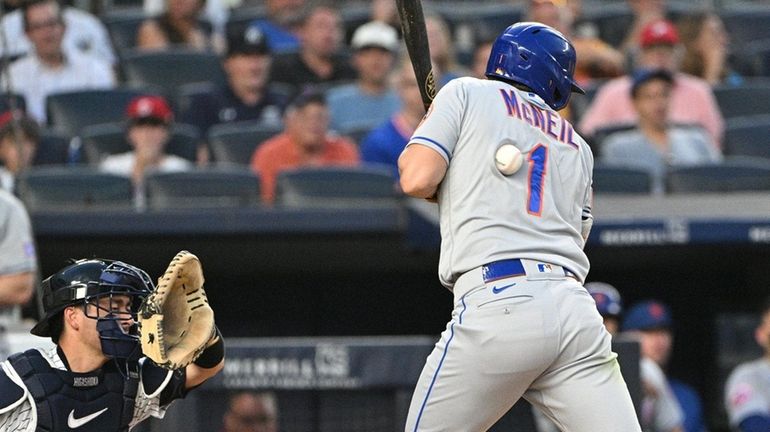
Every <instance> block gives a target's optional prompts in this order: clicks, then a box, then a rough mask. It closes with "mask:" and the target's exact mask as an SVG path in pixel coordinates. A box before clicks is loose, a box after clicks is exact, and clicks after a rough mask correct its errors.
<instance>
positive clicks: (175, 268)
mask: <svg viewBox="0 0 770 432" xmlns="http://www.w3.org/2000/svg"><path fill="white" fill-rule="evenodd" d="M139 323H140V326H141V341H142V352H143V353H144V355H146V356H147V357H149V358H150V359H151V360H152V361H154V362H155V363H157V364H158V365H160V366H162V367H164V368H166V369H172V370H176V369H180V368H183V367H185V366H187V365H188V364H190V363H191V362H193V361H194V360H195V359H196V358H198V356H199V355H200V354H201V352H203V350H204V348H206V345H207V344H208V343H209V341H210V340H211V339H212V337H214V336H215V335H216V328H215V327H214V311H213V310H212V309H211V307H210V306H209V302H208V299H207V298H206V292H205V291H204V290H203V269H202V268H201V263H200V261H199V260H198V257H196V256H195V255H193V254H191V253H190V252H187V251H181V252H179V253H178V254H177V255H176V256H175V257H174V259H172V260H171V264H169V266H168V268H167V269H166V273H165V274H163V276H161V277H160V278H158V285H157V287H156V288H155V291H153V292H152V294H150V295H149V296H148V297H147V298H146V299H145V300H144V302H143V303H142V305H141V307H140V308H139Z"/></svg>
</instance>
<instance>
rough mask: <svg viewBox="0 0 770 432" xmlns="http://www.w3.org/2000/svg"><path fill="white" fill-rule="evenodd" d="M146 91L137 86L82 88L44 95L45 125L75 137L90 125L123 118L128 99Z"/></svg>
mask: <svg viewBox="0 0 770 432" xmlns="http://www.w3.org/2000/svg"><path fill="white" fill-rule="evenodd" d="M143 94H146V92H143V91H141V90H138V89H130V88H116V89H103V90H81V91H74V92H67V93H57V94H52V95H50V96H48V97H47V98H46V110H47V112H48V124H49V125H50V126H51V128H53V129H54V130H56V131H57V132H59V133H62V134H64V135H66V136H69V137H75V136H77V135H79V134H80V132H81V130H82V129H83V128H84V127H86V126H90V125H95V124H100V123H109V122H117V121H121V120H123V118H124V117H125V114H126V107H127V106H128V103H129V102H131V99H133V98H135V97H137V96H140V95H143Z"/></svg>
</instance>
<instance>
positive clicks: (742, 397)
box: [725, 365, 770, 426]
mask: <svg viewBox="0 0 770 432" xmlns="http://www.w3.org/2000/svg"><path fill="white" fill-rule="evenodd" d="M762 382H763V381H762V380H761V379H757V378H756V377H755V376H754V373H753V372H752V369H751V368H750V367H747V365H744V366H739V367H738V368H737V369H736V370H735V371H733V373H732V374H731V375H730V377H729V378H728V379H727V383H726V384H725V406H726V408H727V415H728V417H729V419H730V424H731V425H732V426H737V425H738V424H739V423H740V422H742V421H743V420H744V419H746V418H748V417H750V416H752V415H758V414H761V415H770V400H767V398H766V397H765V396H763V395H764V393H763V392H762V391H761V390H760V389H758V388H756V386H757V384H758V383H762Z"/></svg>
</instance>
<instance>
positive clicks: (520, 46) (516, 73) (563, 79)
mask: <svg viewBox="0 0 770 432" xmlns="http://www.w3.org/2000/svg"><path fill="white" fill-rule="evenodd" d="M574 73H575V48H574V47H573V46H572V44H571V43H570V42H569V41H568V40H567V38H565V37H564V36H563V35H562V34H561V33H559V32H558V31H556V30H554V29H553V28H551V27H548V26H547V25H545V24H540V23H535V22H523V23H517V24H513V25H512V26H510V27H508V28H507V29H505V31H504V32H503V33H502V34H501V35H500V36H498V38H497V40H496V41H495V43H494V44H493V45H492V51H491V53H490V54H489V60H488V62H487V70H486V74H485V75H486V76H487V77H489V78H491V79H498V80H501V81H507V82H515V83H519V84H523V85H525V86H527V87H529V88H530V89H531V90H532V91H533V92H534V93H535V94H537V95H538V96H540V97H541V98H543V101H545V103H546V104H548V106H550V107H551V108H553V109H555V110H560V109H562V108H564V107H565V106H566V105H567V102H569V98H570V95H571V93H572V92H573V91H574V92H577V93H580V94H585V92H584V91H583V89H581V88H580V87H578V85H577V84H576V83H575V80H574V78H573V75H574Z"/></svg>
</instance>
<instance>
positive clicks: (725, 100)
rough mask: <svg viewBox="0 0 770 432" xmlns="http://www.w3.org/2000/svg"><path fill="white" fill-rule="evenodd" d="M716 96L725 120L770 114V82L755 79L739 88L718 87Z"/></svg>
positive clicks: (715, 89)
mask: <svg viewBox="0 0 770 432" xmlns="http://www.w3.org/2000/svg"><path fill="white" fill-rule="evenodd" d="M714 96H715V97H716V99H717V104H718V105H719V109H720V110H721V111H722V116H723V117H724V118H725V119H730V118H733V117H740V116H747V115H756V114H770V80H765V79H755V80H747V81H746V82H745V83H744V84H742V85H739V86H730V85H724V86H717V87H714Z"/></svg>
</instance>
